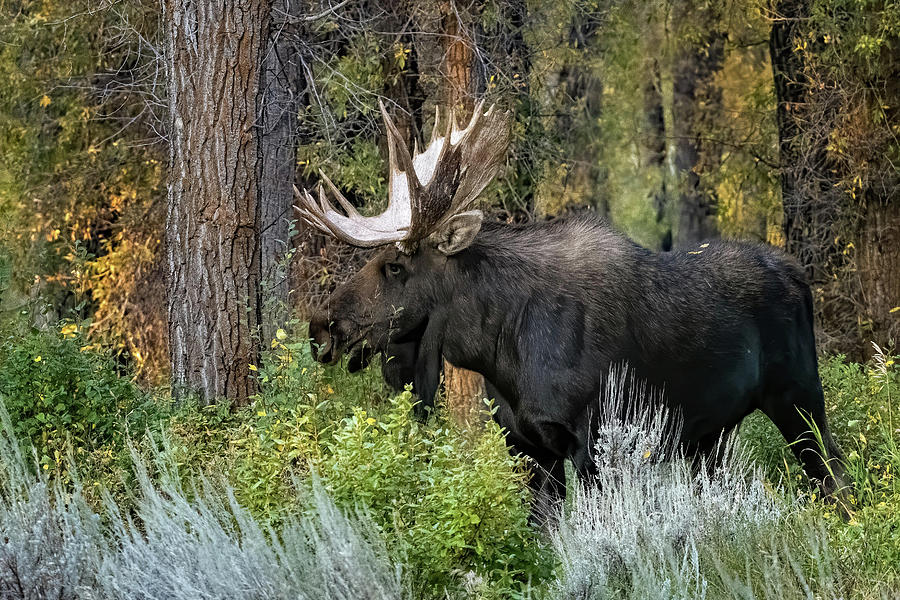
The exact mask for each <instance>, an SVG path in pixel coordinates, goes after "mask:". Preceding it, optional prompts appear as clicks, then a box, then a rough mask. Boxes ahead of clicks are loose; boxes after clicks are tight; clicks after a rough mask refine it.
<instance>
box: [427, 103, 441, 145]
mask: <svg viewBox="0 0 900 600" xmlns="http://www.w3.org/2000/svg"><path fill="white" fill-rule="evenodd" d="M440 122H441V109H440V108H438V105H437V104H435V105H434V127H432V128H431V141H430V142H429V144H430V143H431V142H433V141H434V140H436V139H437V136H438V131H440V126H439V123H440Z"/></svg>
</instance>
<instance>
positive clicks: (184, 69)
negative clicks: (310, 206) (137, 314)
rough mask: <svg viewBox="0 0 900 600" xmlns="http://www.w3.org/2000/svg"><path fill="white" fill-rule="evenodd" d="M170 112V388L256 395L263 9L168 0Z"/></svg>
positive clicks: (261, 5) (236, 1)
mask: <svg viewBox="0 0 900 600" xmlns="http://www.w3.org/2000/svg"><path fill="white" fill-rule="evenodd" d="M162 7H163V15H164V22H165V28H166V33H167V36H168V39H167V52H168V56H167V66H166V68H167V79H168V84H169V86H168V93H169V98H168V101H169V111H170V129H169V138H170V139H169V141H170V171H169V182H168V215H167V222H166V243H167V259H168V263H169V264H168V266H169V298H168V322H169V344H170V348H169V353H170V354H169V355H170V360H171V364H172V384H173V390H174V392H173V394H174V396H175V397H176V399H177V398H180V397H182V396H183V395H184V394H185V392H194V393H197V394H199V396H200V398H201V400H202V401H203V402H205V403H212V402H215V401H217V400H218V399H220V398H227V399H228V400H229V401H231V402H233V403H235V404H243V403H246V402H248V401H249V398H250V396H251V395H252V394H254V393H255V392H256V389H257V385H256V379H255V378H253V377H251V370H250V366H251V365H255V364H256V363H257V361H258V354H259V352H258V344H257V342H256V339H255V335H256V333H257V327H258V325H259V303H258V293H259V285H260V278H261V270H260V257H259V213H258V204H257V203H258V198H259V190H258V187H257V173H258V161H259V148H258V130H257V129H256V128H255V125H256V118H257V114H258V110H257V108H258V102H259V76H260V72H259V71H260V69H259V65H260V58H261V52H262V49H263V48H264V46H265V42H266V39H265V38H266V31H267V29H268V21H269V16H270V10H271V6H270V5H269V3H268V2H264V1H255V0H165V1H164V2H163V5H162Z"/></svg>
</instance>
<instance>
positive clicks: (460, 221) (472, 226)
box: [434, 210, 484, 256]
mask: <svg viewBox="0 0 900 600" xmlns="http://www.w3.org/2000/svg"><path fill="white" fill-rule="evenodd" d="M483 220H484V215H483V214H481V211H480V210H470V211H467V212H463V213H459V214H458V215H455V216H453V217H452V218H451V219H450V220H449V221H447V223H445V224H444V226H443V227H441V229H440V231H436V232H435V233H434V241H435V244H436V246H437V249H438V250H439V251H440V252H441V253H443V254H446V255H447V256H450V255H451V254H456V253H457V252H460V251H462V250H465V249H466V248H468V247H469V244H471V243H472V241H473V240H474V239H475V236H476V235H478V232H479V231H481V222H482V221H483Z"/></svg>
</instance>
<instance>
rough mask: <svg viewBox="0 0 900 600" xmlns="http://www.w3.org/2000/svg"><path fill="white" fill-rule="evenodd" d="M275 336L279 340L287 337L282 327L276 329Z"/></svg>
mask: <svg viewBox="0 0 900 600" xmlns="http://www.w3.org/2000/svg"><path fill="white" fill-rule="evenodd" d="M275 337H277V338H278V339H279V340H283V339H284V338H286V337H287V333H285V332H284V329H281V328H279V329H278V331H276V332H275Z"/></svg>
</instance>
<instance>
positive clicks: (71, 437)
mask: <svg viewBox="0 0 900 600" xmlns="http://www.w3.org/2000/svg"><path fill="white" fill-rule="evenodd" d="M82 332H83V328H81V327H79V326H77V325H76V324H75V323H62V324H61V327H60V328H59V330H58V332H47V331H39V330H36V329H33V330H31V331H29V332H28V333H26V334H25V335H22V336H19V335H9V336H8V337H7V338H6V339H4V340H2V343H0V396H2V397H3V398H4V402H5V404H6V407H7V409H8V411H9V413H10V416H11V418H12V422H13V424H14V426H15V430H16V434H17V435H18V436H19V437H20V438H21V439H22V440H24V441H27V442H30V443H31V444H33V445H34V447H35V448H36V450H37V451H38V455H39V460H40V462H41V466H42V467H43V468H44V469H46V470H51V469H55V470H59V471H64V470H65V468H66V463H67V458H66V454H67V443H68V442H69V441H71V444H72V450H73V451H74V453H75V454H76V458H78V456H79V455H82V454H87V453H95V454H96V456H95V459H96V460H99V461H101V462H102V461H103V460H112V459H113V458H114V455H116V454H117V452H118V451H119V450H121V449H122V448H123V447H124V442H125V440H126V438H127V437H128V436H133V437H139V436H141V435H143V433H144V431H145V430H146V429H147V428H148V427H149V426H151V425H152V424H153V423H154V422H155V421H156V419H157V418H158V417H159V413H160V411H159V406H158V405H157V404H154V403H153V402H151V401H150V400H149V398H148V397H147V396H146V395H145V394H144V393H142V392H141V390H140V389H139V388H138V387H137V386H135V385H134V384H133V383H132V381H131V379H130V378H129V377H128V376H127V374H126V373H123V370H124V369H123V368H122V367H121V366H120V365H119V364H117V363H116V361H115V360H114V359H113V358H112V357H111V356H110V355H109V354H107V353H105V352H103V351H100V350H98V349H96V348H94V347H92V346H90V345H88V343H87V341H86V340H85V338H84V336H83V333H82Z"/></svg>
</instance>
